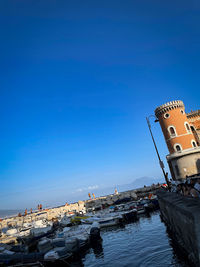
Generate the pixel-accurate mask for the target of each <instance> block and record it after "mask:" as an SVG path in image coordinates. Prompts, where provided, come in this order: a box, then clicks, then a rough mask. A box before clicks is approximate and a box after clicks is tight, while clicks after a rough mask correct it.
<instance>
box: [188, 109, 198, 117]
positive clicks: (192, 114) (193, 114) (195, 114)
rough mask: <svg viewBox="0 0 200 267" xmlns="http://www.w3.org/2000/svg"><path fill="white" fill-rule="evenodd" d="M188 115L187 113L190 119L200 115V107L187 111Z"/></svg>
mask: <svg viewBox="0 0 200 267" xmlns="http://www.w3.org/2000/svg"><path fill="white" fill-rule="evenodd" d="M186 115H187V118H188V119H190V118H192V117H197V116H200V109H198V110H195V111H191V112H189V113H187V114H186Z"/></svg>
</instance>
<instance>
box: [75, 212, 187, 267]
mask: <svg viewBox="0 0 200 267" xmlns="http://www.w3.org/2000/svg"><path fill="white" fill-rule="evenodd" d="M101 236H102V238H103V242H102V246H99V247H98V248H93V249H92V248H91V249H89V251H87V253H85V255H84V256H83V257H82V260H81V262H80V263H79V264H78V265H77V266H80V265H82V266H88V267H98V266H99V267H100V266H101V267H102V266H114V267H118V266H119V267H120V266H124V267H125V266H135V267H150V266H152V267H160V266H163V267H165V266H174V267H189V266H191V265H190V264H189V263H188V261H187V258H186V257H185V255H184V254H183V253H182V251H180V250H179V249H178V248H177V246H176V244H175V243H174V241H173V239H172V237H171V236H170V234H169V233H168V232H167V229H166V226H165V224H164V223H163V222H162V221H161V218H160V213H159V212H154V213H152V214H151V216H150V217H147V216H142V217H140V219H139V221H137V222H134V223H130V224H127V225H125V226H124V227H115V228H112V229H106V230H103V231H102V232H101Z"/></svg>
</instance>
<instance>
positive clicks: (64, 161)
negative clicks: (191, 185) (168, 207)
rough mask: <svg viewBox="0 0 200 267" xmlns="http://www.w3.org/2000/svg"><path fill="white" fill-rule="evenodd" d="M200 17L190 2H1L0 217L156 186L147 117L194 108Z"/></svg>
mask: <svg viewBox="0 0 200 267" xmlns="http://www.w3.org/2000/svg"><path fill="white" fill-rule="evenodd" d="M199 17H200V2H199V1H184V0H182V1H160V0H159V1H154V0H151V1H150V0H140V1H134V0H131V1H128V0H127V1H118V0H110V1H108V0H106V1H102V0H101V1H98V0H95V1H94V0H93V1H87V0H86V1H82V0H81V1H76V0H73V1H67V0H55V1H51V0H43V1H39V0H18V1H16V0H13V1H11V0H1V1H0V25H1V27H0V208H10V209H14V208H26V207H27V208H29V207H35V206H36V205H37V204H38V203H43V205H54V204H58V203H61V204H62V203H63V204H64V203H65V201H70V200H76V199H77V200H78V198H79V197H84V198H87V193H88V192H92V191H93V190H95V188H101V187H106V186H113V187H114V186H115V185H116V184H123V183H129V182H132V181H133V180H134V179H136V178H138V177H142V176H148V177H161V176H162V173H161V170H160V168H159V165H158V161H157V158H156V154H155V151H154V147H153V144H152V141H151V137H150V134H149V132H148V128H147V125H146V121H145V117H146V116H148V115H150V114H153V113H154V109H155V108H156V107H157V106H158V105H161V104H163V103H165V102H167V101H170V100H176V99H180V100H183V101H184V103H185V106H186V111H190V110H191V109H193V110H195V109H199V108H200V104H199V98H200V90H199V84H200V74H199V71H200V67H199V62H200V49H199V48H200V21H199ZM152 124H153V120H152ZM152 130H153V132H154V134H155V138H156V140H157V143H158V148H159V150H160V152H161V155H162V158H163V159H164V160H165V155H166V154H167V153H168V151H167V148H166V145H165V142H164V139H163V136H162V133H161V130H160V127H159V125H158V124H155V125H153V126H152ZM165 165H166V161H165ZM80 193H81V194H82V195H80Z"/></svg>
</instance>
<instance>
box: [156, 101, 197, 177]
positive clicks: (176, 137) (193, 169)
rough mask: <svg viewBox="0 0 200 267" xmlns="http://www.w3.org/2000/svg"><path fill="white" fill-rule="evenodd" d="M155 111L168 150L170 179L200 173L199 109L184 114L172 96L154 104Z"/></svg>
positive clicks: (182, 107) (179, 104)
mask: <svg viewBox="0 0 200 267" xmlns="http://www.w3.org/2000/svg"><path fill="white" fill-rule="evenodd" d="M155 115H156V117H157V119H158V121H159V123H160V126H161V128H162V132H163V135H164V138H165V141H166V144H167V147H168V150H169V155H167V157H166V158H167V162H168V165H169V169H170V172H171V175H172V178H173V180H177V179H184V178H186V177H190V176H194V175H198V174H200V110H198V111H191V112H190V113H188V114H186V113H185V106H184V104H183V102H182V101H180V100H176V101H171V102H168V103H166V104H164V105H161V106H159V107H157V108H156V110H155Z"/></svg>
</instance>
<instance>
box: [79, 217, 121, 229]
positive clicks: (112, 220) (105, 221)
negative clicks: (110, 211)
mask: <svg viewBox="0 0 200 267" xmlns="http://www.w3.org/2000/svg"><path fill="white" fill-rule="evenodd" d="M120 219H121V215H118V214H116V216H110V217H90V218H87V219H84V220H81V222H82V223H83V224H91V225H92V223H93V222H98V223H99V226H100V228H104V227H109V226H114V225H118V224H119V223H120Z"/></svg>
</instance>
